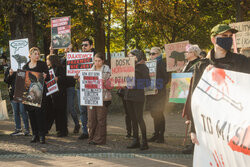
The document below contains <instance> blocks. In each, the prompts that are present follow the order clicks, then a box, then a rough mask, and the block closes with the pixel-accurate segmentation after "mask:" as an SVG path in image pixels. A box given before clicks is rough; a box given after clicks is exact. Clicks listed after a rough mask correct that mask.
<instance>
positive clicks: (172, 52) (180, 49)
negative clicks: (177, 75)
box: [165, 41, 189, 72]
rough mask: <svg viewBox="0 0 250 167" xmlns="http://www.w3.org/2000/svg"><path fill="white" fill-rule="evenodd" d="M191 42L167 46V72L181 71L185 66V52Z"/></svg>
mask: <svg viewBox="0 0 250 167" xmlns="http://www.w3.org/2000/svg"><path fill="white" fill-rule="evenodd" d="M188 44H189V41H183V42H176V43H170V44H165V52H166V61H167V71H168V72H169V71H181V70H182V69H183V68H184V66H185V62H186V61H185V55H184V53H185V51H186V47H187V45H188Z"/></svg>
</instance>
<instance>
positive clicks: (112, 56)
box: [110, 52, 125, 59]
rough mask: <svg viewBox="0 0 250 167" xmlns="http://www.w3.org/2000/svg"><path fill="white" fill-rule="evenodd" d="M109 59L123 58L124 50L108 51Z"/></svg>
mask: <svg viewBox="0 0 250 167" xmlns="http://www.w3.org/2000/svg"><path fill="white" fill-rule="evenodd" d="M110 57H111V59H113V58H125V53H124V52H114V53H110Z"/></svg>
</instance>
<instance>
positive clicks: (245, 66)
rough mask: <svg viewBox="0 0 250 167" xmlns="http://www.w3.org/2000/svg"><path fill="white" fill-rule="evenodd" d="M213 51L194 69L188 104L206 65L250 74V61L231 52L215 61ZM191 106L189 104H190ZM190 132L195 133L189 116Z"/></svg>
mask: <svg viewBox="0 0 250 167" xmlns="http://www.w3.org/2000/svg"><path fill="white" fill-rule="evenodd" d="M214 54H215V52H214V49H213V50H211V51H210V53H209V56H208V57H209V58H207V59H201V60H200V61H199V62H198V63H197V64H196V65H195V67H194V75H193V82H192V84H191V98H190V99H189V100H190V102H191V100H192V94H193V92H194V89H195V88H196V86H197V84H198V83H199V81H200V78H201V76H202V74H203V72H204V70H205V69H206V67H207V66H208V65H213V66H214V67H216V68H222V69H225V70H231V71H236V72H243V73H249V74H250V59H249V58H247V57H245V56H244V55H241V54H236V53H232V52H227V54H226V56H225V57H224V58H221V59H215V57H214ZM190 104H191V103H190ZM188 108H189V110H190V111H191V112H192V110H191V105H189V106H188ZM191 122H192V124H191V132H195V128H194V123H193V122H194V121H193V116H192V114H191Z"/></svg>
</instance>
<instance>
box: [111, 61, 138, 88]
mask: <svg viewBox="0 0 250 167" xmlns="http://www.w3.org/2000/svg"><path fill="white" fill-rule="evenodd" d="M134 78H135V58H134V57H126V58H113V59H111V79H110V80H111V82H112V85H114V86H118V87H119V86H128V85H129V86H134V85H135V81H134Z"/></svg>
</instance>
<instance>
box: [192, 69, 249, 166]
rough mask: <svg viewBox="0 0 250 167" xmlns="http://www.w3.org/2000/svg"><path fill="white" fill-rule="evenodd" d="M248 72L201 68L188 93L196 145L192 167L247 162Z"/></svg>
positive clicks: (236, 164)
mask: <svg viewBox="0 0 250 167" xmlns="http://www.w3.org/2000/svg"><path fill="white" fill-rule="evenodd" d="M249 84H250V75H249V74H244V73H239V72H233V71H228V70H223V69H218V68H212V69H210V70H208V68H207V69H206V70H205V71H204V73H203V75H202V78H201V79H200V81H199V83H198V85H197V87H196V88H195V90H194V93H193V95H192V102H191V103H192V104H191V107H192V114H193V118H194V124H195V129H196V135H197V139H198V141H199V145H196V146H195V150H194V159H193V166H194V167H200V166H203V167H211V166H232V167H235V166H240V167H243V166H244V167H246V166H249V164H250V119H249V118H250V112H249V110H250V103H249V94H250V89H249Z"/></svg>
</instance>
